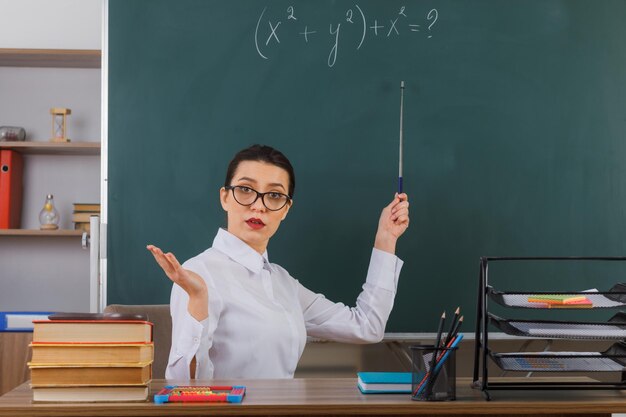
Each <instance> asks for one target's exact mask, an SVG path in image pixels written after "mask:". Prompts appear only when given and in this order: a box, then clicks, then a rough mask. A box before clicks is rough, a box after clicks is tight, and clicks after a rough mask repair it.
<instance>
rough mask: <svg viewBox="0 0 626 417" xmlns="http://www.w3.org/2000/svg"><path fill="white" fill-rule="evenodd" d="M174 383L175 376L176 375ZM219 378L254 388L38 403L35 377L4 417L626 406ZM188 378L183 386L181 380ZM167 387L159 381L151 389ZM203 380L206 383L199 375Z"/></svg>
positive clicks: (2, 402) (506, 411)
mask: <svg viewBox="0 0 626 417" xmlns="http://www.w3.org/2000/svg"><path fill="white" fill-rule="evenodd" d="M169 382H170V383H172V381H169ZM211 382H213V383H217V384H242V385H245V386H246V387H247V393H246V397H245V399H244V401H243V403H241V404H207V403H186V404H180V403H178V404H177V403H171V404H154V403H152V402H142V403H91V404H78V403H73V404H71V403H70V404H68V403H62V404H59V403H56V404H41V403H39V404H33V403H32V401H31V400H32V392H31V390H30V388H29V386H28V383H25V384H22V385H20V386H19V387H17V388H16V389H14V390H13V391H11V392H8V393H7V394H5V395H4V396H2V397H0V416H2V417H3V416H11V417H14V416H20V417H28V416H46V417H53V416H102V417H104V416H111V417H119V416H168V417H170V416H232V415H250V416H258V415H263V416H269V415H280V416H288V415H293V416H296V415H298V416H321V415H439V416H442V415H449V416H461V415H472V414H474V415H476V414H481V415H507V416H510V415H516V416H531V415H532V416H536V415H542V416H544V417H546V416H548V415H552V416H566V415H576V416H583V415H587V416H610V414H611V413H624V412H626V392H622V391H616V390H585V391H581V390H571V391H493V392H492V394H493V395H492V397H493V400H492V401H485V400H484V399H483V397H482V393H481V392H480V391H477V390H473V389H471V388H470V386H469V384H470V380H469V379H460V380H459V382H458V384H457V400H456V401H449V402H417V401H412V400H411V399H410V396H409V395H398V394H386V395H362V394H360V393H359V391H358V389H357V388H356V378H311V379H284V380H237V381H229V380H219V381H218V380H216V381H211ZM181 384H184V383H182V382H181ZM164 385H165V381H163V380H155V381H153V382H152V386H151V395H153V394H154V393H155V392H157V391H158V390H159V389H161V388H162V387H163V386H164ZM196 385H202V383H201V382H198V381H196Z"/></svg>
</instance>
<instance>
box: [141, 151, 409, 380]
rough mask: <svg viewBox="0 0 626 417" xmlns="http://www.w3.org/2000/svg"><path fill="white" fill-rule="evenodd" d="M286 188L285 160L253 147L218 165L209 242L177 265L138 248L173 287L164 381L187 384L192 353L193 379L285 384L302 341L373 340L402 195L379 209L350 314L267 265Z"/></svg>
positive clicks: (289, 172) (401, 227) (288, 196)
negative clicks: (223, 221) (218, 214)
mask: <svg viewBox="0 0 626 417" xmlns="http://www.w3.org/2000/svg"><path fill="white" fill-rule="evenodd" d="M294 188H295V175H294V172H293V168H292V166H291V163H290V162H289V160H288V159H287V158H286V157H285V156H284V155H283V154H282V153H280V152H279V151H277V150H275V149H273V148H271V147H269V146H261V145H253V146H251V147H249V148H246V149H244V150H242V151H240V152H239V153H237V154H236V155H235V157H234V158H233V160H232V161H231V162H230V165H229V166H228V171H227V172H226V181H225V182H224V187H222V188H221V189H220V201H221V203H222V207H223V208H224V210H225V211H226V213H227V217H228V221H227V223H228V226H227V229H219V230H218V232H217V235H216V236H215V239H214V240H213V246H211V247H210V248H209V249H207V250H205V251H204V252H202V253H201V254H199V255H198V256H196V257H193V258H191V259H189V260H188V261H186V262H185V263H184V264H183V265H182V266H181V265H180V264H179V263H178V261H177V260H176V257H175V256H174V255H173V254H172V253H163V252H162V251H161V249H159V248H157V247H155V246H153V245H148V247H147V248H148V250H149V251H150V252H152V254H153V255H154V258H155V259H156V261H157V262H158V264H159V265H160V266H161V268H162V269H163V271H164V272H165V273H166V274H167V276H168V277H169V278H170V280H172V282H173V283H174V285H173V287H172V295H171V300H170V307H171V314H172V323H173V324H172V349H171V351H170V356H169V362H168V365H167V370H166V373H165V377H166V378H168V379H189V378H190V375H191V373H190V364H191V363H192V360H193V359H194V357H195V359H196V361H195V362H196V368H195V372H194V374H195V377H196V378H198V379H210V378H291V377H293V374H294V371H295V369H296V365H297V364H298V360H299V359H300V355H301V354H302V351H303V350H304V346H305V343H306V338H307V335H308V336H313V337H316V338H321V339H326V340H333V341H339V342H351V343H372V342H378V341H380V340H381V339H382V337H383V334H384V331H385V324H386V323H387V319H388V317H389V314H390V312H391V308H392V306H393V300H394V296H395V293H396V286H397V282H398V276H399V274H400V269H401V267H402V261H401V260H400V259H398V258H397V257H396V256H395V255H394V253H395V247H396V240H397V239H398V237H400V235H402V233H404V231H405V230H406V229H407V227H408V225H409V203H408V201H407V196H406V194H400V195H396V196H395V197H394V199H393V201H392V202H391V203H390V204H389V205H388V206H387V207H385V208H384V209H383V210H382V213H381V215H380V219H379V221H378V230H377V232H376V238H375V240H374V248H373V250H372V256H371V259H370V264H369V270H368V272H367V278H366V280H365V284H364V285H363V291H362V292H361V294H360V295H359V297H358V298H357V301H356V307H352V308H350V307H347V306H345V305H344V304H342V303H333V302H331V301H329V300H327V299H326V298H325V297H324V296H323V295H322V294H316V293H314V292H313V291H310V290H309V289H307V288H305V287H304V286H302V284H300V282H298V281H297V280H296V279H294V278H293V277H291V275H289V273H288V272H287V271H286V270H285V269H283V268H281V267H280V266H279V265H276V264H272V263H270V262H269V260H268V256H267V245H268V244H269V241H270V238H271V237H272V236H273V235H274V233H276V231H277V230H278V227H279V226H280V222H281V221H282V220H284V219H285V217H287V214H288V213H289V210H290V209H291V206H292V204H293V200H292V198H293V194H294ZM337 209H338V210H346V208H345V207H344V208H342V207H338V208H337ZM320 256H323V254H320ZM320 259H321V258H320ZM347 261H348V260H347ZM322 269H323V266H320V270H322ZM192 371H194V370H192Z"/></svg>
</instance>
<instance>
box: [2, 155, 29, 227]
mask: <svg viewBox="0 0 626 417" xmlns="http://www.w3.org/2000/svg"><path fill="white" fill-rule="evenodd" d="M23 170H24V162H23V159H22V155H21V154H20V153H19V152H16V151H12V150H9V149H3V150H0V229H19V228H20V223H21V217H22V172H23Z"/></svg>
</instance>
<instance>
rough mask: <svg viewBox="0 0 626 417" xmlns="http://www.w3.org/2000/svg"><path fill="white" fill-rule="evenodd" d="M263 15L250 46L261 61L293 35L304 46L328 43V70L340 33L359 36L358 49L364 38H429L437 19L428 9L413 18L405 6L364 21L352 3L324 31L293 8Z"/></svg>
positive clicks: (335, 59) (339, 41) (337, 50)
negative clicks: (279, 15)
mask: <svg viewBox="0 0 626 417" xmlns="http://www.w3.org/2000/svg"><path fill="white" fill-rule="evenodd" d="M266 12H267V6H266V7H265V8H264V9H263V10H262V11H261V14H260V15H259V19H258V21H257V24H256V29H255V32H254V45H255V47H256V52H257V53H258V54H259V56H260V57H261V58H263V59H270V57H271V52H272V50H273V49H276V48H280V46H281V38H284V37H285V36H293V34H294V33H297V36H299V37H301V39H302V42H303V44H305V45H306V44H308V43H309V42H315V41H316V40H318V39H322V38H324V37H325V39H326V40H330V45H331V46H330V51H329V53H328V66H329V67H331V68H332V67H333V66H334V65H335V63H336V62H337V57H338V55H339V50H340V48H339V46H340V45H342V46H343V44H342V40H343V39H344V38H342V34H343V33H345V32H344V31H347V30H350V31H353V30H356V31H358V34H359V36H358V37H357V38H358V39H357V41H356V42H354V45H353V47H354V48H356V50H359V49H361V47H362V46H363V44H364V43H365V41H366V38H367V37H368V36H369V37H377V38H378V37H381V38H387V39H389V40H393V38H398V37H400V36H412V37H414V38H421V39H424V38H426V39H431V38H432V37H433V34H434V32H435V31H434V26H435V23H436V22H437V20H438V19H439V12H438V11H437V9H430V10H429V11H428V12H426V13H423V15H422V16H417V13H410V12H409V10H408V9H407V7H406V6H401V7H400V8H399V9H398V10H394V11H392V12H391V13H390V14H389V16H382V17H381V16H379V17H377V18H374V19H371V18H370V19H369V20H368V17H367V15H366V11H364V10H363V8H361V7H360V6H359V5H358V4H355V5H354V7H351V8H348V9H346V11H345V15H344V16H341V18H340V19H338V21H337V22H336V23H334V24H333V23H332V22H331V23H329V26H328V30H326V28H325V27H324V28H321V27H317V26H315V25H309V24H308V23H307V19H306V16H304V15H303V16H300V15H299V14H298V10H297V9H296V8H295V7H294V6H289V7H287V9H286V10H285V14H284V15H283V17H282V19H280V18H279V19H280V20H279V19H272V18H269V17H267V14H266ZM294 29H295V31H294ZM420 35H421V36H420ZM347 46H350V45H347ZM342 49H343V48H342Z"/></svg>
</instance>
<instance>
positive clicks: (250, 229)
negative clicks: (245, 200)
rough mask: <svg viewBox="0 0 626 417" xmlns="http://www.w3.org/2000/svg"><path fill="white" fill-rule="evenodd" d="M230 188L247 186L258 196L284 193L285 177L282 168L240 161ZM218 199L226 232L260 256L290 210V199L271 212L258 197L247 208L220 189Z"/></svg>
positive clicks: (230, 193) (286, 184)
mask: <svg viewBox="0 0 626 417" xmlns="http://www.w3.org/2000/svg"><path fill="white" fill-rule="evenodd" d="M230 185H231V186H237V185H239V186H245V187H249V188H251V189H253V190H256V191H258V192H260V193H267V192H277V193H281V194H288V193H289V191H288V190H289V174H288V173H287V171H285V170H284V169H283V168H280V167H277V166H276V165H272V164H268V163H266V162H260V161H242V162H240V163H239V166H238V167H237V169H236V171H235V174H234V175H233V179H232V180H231V183H230ZM267 198H268V197H266V199H267ZM220 200H221V202H222V208H223V209H224V210H225V211H226V213H227V214H228V231H229V232H230V233H232V234H233V235H235V236H237V237H238V238H239V239H241V240H243V241H244V242H246V243H247V244H248V245H249V246H250V247H252V248H253V249H254V250H256V251H257V252H259V253H261V254H262V253H263V252H265V249H266V248H267V244H268V242H269V240H270V238H271V237H272V236H273V235H274V233H276V230H278V226H280V222H281V221H283V220H284V219H285V217H286V216H287V213H288V212H289V208H290V207H291V200H290V201H289V202H288V203H287V204H286V205H285V207H283V208H282V209H280V210H277V211H271V210H268V209H267V207H265V206H264V205H263V202H262V201H261V198H260V197H259V198H258V199H257V200H256V201H255V202H254V203H253V204H252V205H251V206H242V205H241V204H239V203H238V202H237V201H235V199H234V198H233V193H232V191H231V190H226V189H225V188H224V187H222V188H221V189H220Z"/></svg>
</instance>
